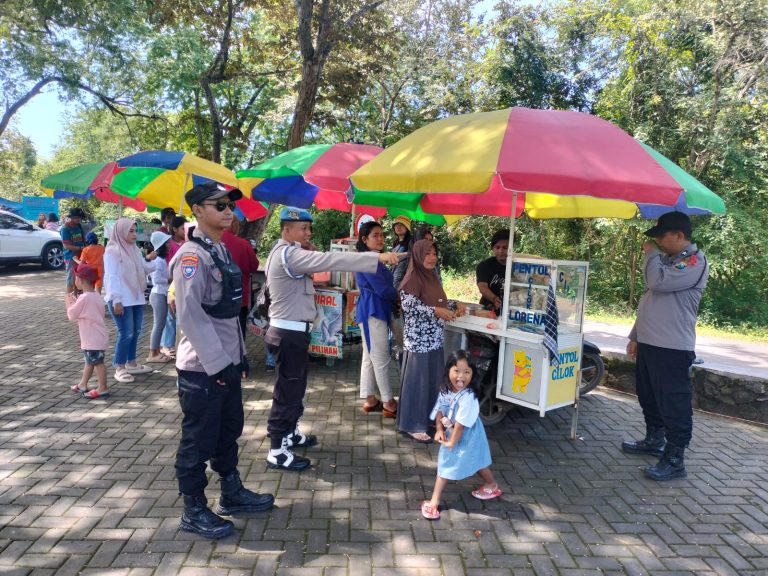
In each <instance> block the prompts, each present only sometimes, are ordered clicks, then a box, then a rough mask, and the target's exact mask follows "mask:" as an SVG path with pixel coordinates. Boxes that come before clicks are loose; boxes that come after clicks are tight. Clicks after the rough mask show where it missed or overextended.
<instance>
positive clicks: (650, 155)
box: [350, 108, 725, 218]
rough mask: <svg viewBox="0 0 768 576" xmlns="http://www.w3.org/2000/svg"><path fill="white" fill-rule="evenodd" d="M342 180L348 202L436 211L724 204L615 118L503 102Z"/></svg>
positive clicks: (631, 211) (537, 213)
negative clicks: (349, 193)
mask: <svg viewBox="0 0 768 576" xmlns="http://www.w3.org/2000/svg"><path fill="white" fill-rule="evenodd" d="M350 181H351V183H352V186H353V189H354V193H355V195H354V198H355V201H356V202H360V203H366V204H372V205H377V206H388V207H399V208H404V209H415V208H421V209H422V210H423V211H424V212H428V213H439V214H486V215H497V216H510V215H512V214H514V215H520V214H521V213H522V211H523V210H525V211H526V212H527V213H528V215H529V216H531V217H533V218H588V217H619V218H631V217H633V216H636V215H637V214H638V213H640V214H641V215H648V217H654V216H655V215H658V213H660V212H661V213H663V211H671V210H676V209H677V210H683V211H686V212H689V213H709V214H713V213H714V214H717V213H723V212H724V211H725V206H724V204H723V202H722V200H721V199H720V198H719V197H717V196H716V195H715V194H714V193H713V192H712V191H711V190H709V189H708V188H706V187H705V186H704V185H703V184H701V183H700V182H698V181H697V180H695V178H693V177H692V176H690V175H688V174H686V173H685V172H684V171H683V170H682V169H681V168H679V167H678V166H676V165H675V164H674V163H672V162H671V161H669V160H668V159H666V158H664V157H663V156H661V155H660V154H659V153H658V152H656V151H655V150H653V149H651V148H649V147H647V146H645V145H643V144H641V143H640V142H638V141H637V140H635V139H634V138H632V137H631V136H630V135H628V134H627V133H626V132H624V131H623V130H621V129H620V128H618V127H617V126H614V125H613V124H611V123H610V122H607V121H605V120H602V119H601V118H598V117H597V116H592V115H589V114H583V113H580V112H571V111H562V110H532V109H528V108H509V109H505V110H497V111H494V112H481V113H475V114H465V115H461V116H452V117H450V118H446V119H443V120H439V121H437V122H433V123H432V124H429V125H428V126H425V127H423V128H421V129H419V130H416V131H415V132H413V133H412V134H410V135H408V136H406V137H405V138H403V139H402V140H400V141H399V142H397V143H396V144H394V145H393V146H391V147H390V148H387V149H386V150H385V151H384V152H382V153H381V154H379V155H378V156H377V157H376V158H374V159H373V160H371V161H370V162H368V163H367V164H366V165H365V166H362V167H361V168H360V169H358V170H357V171H356V172H355V173H354V174H352V175H351V176H350ZM514 202H516V205H515V209H514V211H513V210H512V204H513V203H514Z"/></svg>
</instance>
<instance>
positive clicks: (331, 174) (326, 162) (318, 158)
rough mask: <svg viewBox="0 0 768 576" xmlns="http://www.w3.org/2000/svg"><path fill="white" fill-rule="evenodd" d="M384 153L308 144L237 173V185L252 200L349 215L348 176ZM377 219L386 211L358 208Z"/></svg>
mask: <svg viewBox="0 0 768 576" xmlns="http://www.w3.org/2000/svg"><path fill="white" fill-rule="evenodd" d="M381 151H382V148H380V147H378V146H370V145H368V144H354V143H340V144H307V145H305V146H299V147H298V148H293V149H292V150H288V151H287V152H283V153H282V154H279V155H277V156H275V157H274V158H271V159H269V160H267V161H266V162H262V163H261V164H259V165H258V166H255V167H254V168H249V169H247V170H240V171H238V172H237V178H238V182H239V183H240V185H241V186H242V187H243V188H244V189H250V190H251V193H252V196H253V198H255V199H257V200H261V201H263V202H270V203H274V204H286V205H288V206H297V207H299V208H309V207H310V206H311V205H312V204H313V203H314V204H315V207H316V208H318V209H320V210H326V209H329V208H330V209H333V210H340V211H342V212H349V211H350V209H351V199H350V195H348V191H349V189H350V188H349V175H350V174H352V172H354V171H355V170H357V169H358V168H360V167H361V166H363V165H364V164H365V163H366V162H369V161H370V160H371V159H372V158H374V157H375V156H376V155H377V154H379V153H380V152H381ZM355 210H356V211H357V212H365V213H367V214H370V215H371V216H374V217H376V218H378V217H380V216H383V215H384V214H385V213H386V210H384V209H382V208H375V207H371V206H358V207H356V208H355Z"/></svg>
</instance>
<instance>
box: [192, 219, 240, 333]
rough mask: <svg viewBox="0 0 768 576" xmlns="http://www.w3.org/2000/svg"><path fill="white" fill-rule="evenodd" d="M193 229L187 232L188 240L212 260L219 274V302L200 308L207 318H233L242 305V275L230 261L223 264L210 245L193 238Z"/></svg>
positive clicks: (203, 305)
mask: <svg viewBox="0 0 768 576" xmlns="http://www.w3.org/2000/svg"><path fill="white" fill-rule="evenodd" d="M193 230H194V228H190V230H189V236H188V237H189V239H190V240H192V241H193V242H195V243H196V244H198V245H199V246H202V247H203V248H204V249H205V251H206V252H208V254H210V255H211V258H213V263H214V264H216V268H218V269H219V272H221V286H222V293H221V300H219V302H217V303H216V304H213V305H211V304H202V308H203V310H204V311H205V313H206V314H208V316H213V317H214V318H234V317H236V316H238V315H239V314H240V307H241V306H242V304H243V273H242V272H241V271H240V268H238V266H237V264H235V262H234V261H233V260H232V258H231V255H230V261H229V262H225V261H224V260H222V259H221V257H220V256H219V253H218V252H217V251H216V248H214V247H213V245H212V244H207V243H206V242H205V241H203V240H202V239H201V238H198V237H197V236H193V234H192V232H193Z"/></svg>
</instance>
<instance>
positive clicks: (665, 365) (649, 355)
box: [621, 212, 709, 480]
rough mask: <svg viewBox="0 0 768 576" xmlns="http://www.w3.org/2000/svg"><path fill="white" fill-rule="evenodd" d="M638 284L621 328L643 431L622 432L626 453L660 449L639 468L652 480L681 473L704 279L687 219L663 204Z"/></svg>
mask: <svg viewBox="0 0 768 576" xmlns="http://www.w3.org/2000/svg"><path fill="white" fill-rule="evenodd" d="M645 234H646V235H647V236H650V237H651V238H653V239H654V240H655V244H654V242H646V243H644V244H643V251H644V252H645V260H644V262H643V270H644V274H645V292H644V293H643V296H642V297H641V298H640V305H639V307H638V309H637V320H636V321H635V325H634V326H633V327H632V331H631V332H630V334H629V344H628V345H627V354H628V355H629V356H630V357H632V358H636V361H637V364H636V368H635V379H636V386H637V399H638V400H639V402H640V407H641V408H642V409H643V416H644V417H645V426H646V434H645V438H643V439H642V440H626V441H624V442H623V443H622V445H621V448H622V450H623V451H624V452H626V453H628V454H653V455H656V456H660V457H661V458H660V460H659V461H658V463H656V465H654V466H651V467H649V468H646V469H645V475H646V476H648V477H649V478H652V479H653V480H671V479H672V478H682V477H684V476H685V475H686V471H685V460H684V452H685V448H686V447H687V446H688V443H689V442H690V441H691V436H692V433H693V408H692V405H691V401H692V392H691V376H690V368H691V364H692V363H693V360H694V358H695V357H696V354H695V352H694V350H695V347H696V316H697V314H698V309H699V301H700V300H701V295H702V293H703V292H704V288H705V287H706V285H707V276H708V274H709V265H708V263H707V259H706V258H705V257H704V254H703V253H702V252H701V251H700V250H699V249H698V247H697V246H696V244H692V243H691V220H690V218H688V216H687V215H686V214H683V213H682V212H670V213H667V214H664V215H663V216H661V218H659V220H658V223H657V224H656V226H654V227H653V228H651V229H650V230H647V231H646V232H645Z"/></svg>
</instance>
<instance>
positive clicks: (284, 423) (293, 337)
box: [264, 207, 406, 471]
mask: <svg viewBox="0 0 768 576" xmlns="http://www.w3.org/2000/svg"><path fill="white" fill-rule="evenodd" d="M311 227H312V215H311V214H310V213H309V212H307V211H306V210H301V209H299V208H290V207H289V208H284V209H283V210H282V211H281V212H280V234H281V239H280V240H278V241H277V243H276V244H275V246H274V247H273V248H272V251H271V252H270V254H269V258H268V260H267V272H266V275H267V280H266V282H267V288H268V290H269V294H270V297H271V304H270V307H269V328H268V329H267V334H266V336H265V338H264V340H265V342H266V343H267V347H268V349H269V351H270V352H271V353H272V354H273V355H274V356H275V358H276V373H275V389H274V393H273V395H272V410H271V411H270V414H269V421H268V423H267V432H268V433H269V437H270V443H271V448H270V450H269V454H268V455H267V465H268V466H269V467H270V468H273V469H283V470H295V471H300V470H304V469H305V468H307V467H308V466H309V464H310V461H309V459H308V458H304V457H302V456H298V455H296V454H294V453H293V450H292V449H293V448H295V447H296V446H304V447H309V446H314V445H315V444H317V438H316V437H315V436H314V435H311V434H310V435H305V434H302V433H301V432H300V431H299V427H298V423H299V418H301V415H302V414H303V413H304V405H303V399H304V393H305V392H306V389H307V362H308V351H309V332H310V330H311V329H312V321H313V319H314V318H315V315H316V310H315V296H314V294H315V289H314V287H313V285H312V277H311V274H312V273H313V272H319V271H328V270H341V271H346V272H370V273H373V272H375V271H376V267H377V266H378V263H379V262H382V263H383V264H388V265H395V264H397V262H398V261H399V259H400V257H403V256H405V255H406V254H395V253H391V252H390V253H383V254H378V253H376V252H363V253H343V252H342V253H329V252H311V251H309V250H304V249H302V248H301V245H302V244H303V243H306V242H309V239H310V237H311V236H312V231H311Z"/></svg>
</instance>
